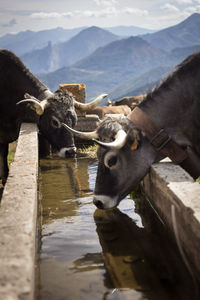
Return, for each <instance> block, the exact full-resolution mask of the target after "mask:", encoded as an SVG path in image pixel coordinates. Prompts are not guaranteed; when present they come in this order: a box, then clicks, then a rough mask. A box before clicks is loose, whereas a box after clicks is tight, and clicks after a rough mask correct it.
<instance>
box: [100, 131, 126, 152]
mask: <svg viewBox="0 0 200 300" xmlns="http://www.w3.org/2000/svg"><path fill="white" fill-rule="evenodd" d="M126 137H127V133H126V132H125V131H124V130H123V129H120V130H119V131H118V132H117V134H116V135H115V140H114V141H113V142H110V143H104V142H101V141H98V140H96V139H94V141H95V142H96V143H97V144H98V145H100V146H103V147H106V148H110V149H121V148H122V147H123V146H124V145H125V143H126Z"/></svg>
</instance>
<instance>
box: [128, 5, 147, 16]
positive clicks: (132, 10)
mask: <svg viewBox="0 0 200 300" xmlns="http://www.w3.org/2000/svg"><path fill="white" fill-rule="evenodd" d="M122 12H123V13H125V14H134V15H138V16H147V15H148V14H149V12H148V11H147V10H146V9H139V8H133V7H126V8H124V9H123V10H122Z"/></svg>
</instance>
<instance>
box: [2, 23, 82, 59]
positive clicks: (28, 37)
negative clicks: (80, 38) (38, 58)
mask: <svg viewBox="0 0 200 300" xmlns="http://www.w3.org/2000/svg"><path fill="white" fill-rule="evenodd" d="M81 30H83V27H81V28H74V29H63V28H60V27H58V28H55V29H48V30H41V31H37V32H35V31H30V30H27V31H22V32H19V33H17V34H6V35H4V36H2V37H0V48H4V49H9V50H11V51H13V52H14V53H15V54H16V55H19V56H21V55H23V54H25V53H27V52H31V51H33V50H35V49H41V48H43V47H45V46H47V44H48V43H49V42H50V41H51V42H52V43H53V44H55V43H58V42H63V41H66V40H68V39H70V38H71V37H72V36H74V35H75V34H77V33H78V32H80V31H81Z"/></svg>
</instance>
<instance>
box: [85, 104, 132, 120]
mask: <svg viewBox="0 0 200 300" xmlns="http://www.w3.org/2000/svg"><path fill="white" fill-rule="evenodd" d="M130 112H131V109H130V107H128V105H119V106H100V107H96V108H95V109H91V110H88V111H87V115H98V116H99V118H100V119H103V118H104V117H105V116H106V115H108V114H122V115H124V116H127V115H128V114H129V113H130Z"/></svg>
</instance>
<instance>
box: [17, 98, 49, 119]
mask: <svg viewBox="0 0 200 300" xmlns="http://www.w3.org/2000/svg"><path fill="white" fill-rule="evenodd" d="M24 102H29V103H30V102H32V103H34V108H35V111H36V113H37V114H38V115H39V116H41V115H42V114H43V113H44V110H45V108H46V107H47V106H49V102H48V101H47V100H46V99H45V100H43V101H41V102H39V101H38V100H36V99H32V98H30V99H24V100H21V101H19V102H17V103H16V104H17V105H18V104H21V103H24Z"/></svg>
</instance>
